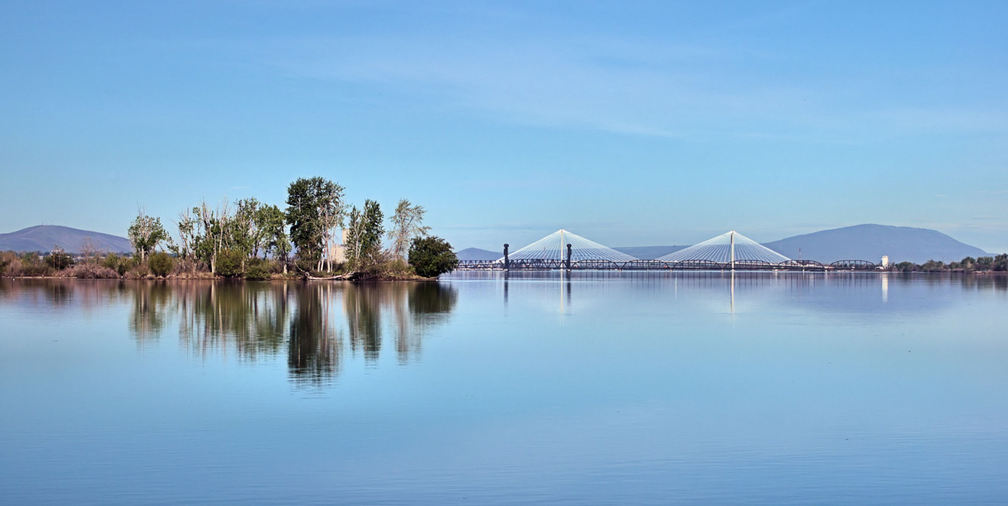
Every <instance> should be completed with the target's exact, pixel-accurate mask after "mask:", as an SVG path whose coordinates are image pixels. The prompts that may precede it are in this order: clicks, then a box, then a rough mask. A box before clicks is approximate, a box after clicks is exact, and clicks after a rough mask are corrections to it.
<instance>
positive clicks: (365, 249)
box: [346, 200, 385, 269]
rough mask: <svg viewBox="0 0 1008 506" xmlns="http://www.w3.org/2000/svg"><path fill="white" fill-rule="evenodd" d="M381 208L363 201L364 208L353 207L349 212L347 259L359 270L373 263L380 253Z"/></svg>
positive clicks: (382, 229)
mask: <svg viewBox="0 0 1008 506" xmlns="http://www.w3.org/2000/svg"><path fill="white" fill-rule="evenodd" d="M383 218H384V217H383V216H382V212H381V207H380V206H379V205H378V203H377V202H375V201H373V200H365V201H364V208H363V209H362V210H358V209H357V207H354V208H353V209H352V210H351V211H350V225H349V227H348V229H347V244H346V248H347V259H349V260H350V263H351V265H352V266H353V267H354V268H356V269H360V268H363V267H366V266H368V265H371V264H373V263H375V262H376V261H377V259H378V255H379V253H380V252H381V238H382V235H384V234H385V230H384V228H383V227H382V221H383Z"/></svg>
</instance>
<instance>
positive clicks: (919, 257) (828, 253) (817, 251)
mask: <svg viewBox="0 0 1008 506" xmlns="http://www.w3.org/2000/svg"><path fill="white" fill-rule="evenodd" d="M763 245H764V246H766V247H768V248H770V249H772V250H774V251H777V252H778V253H781V254H783V255H785V256H787V257H790V258H793V259H802V260H818V261H820V262H824V263H829V262H833V261H836V260H846V259H855V260H871V261H873V262H876V263H877V262H879V260H880V259H881V258H882V255H888V256H889V261H890V262H893V263H895V262H903V261H908V262H915V263H923V262H926V261H928V260H942V261H945V262H949V261H953V260H962V259H963V258H965V257H968V256H972V257H977V256H984V255H986V254H987V253H986V252H984V251H983V250H982V249H980V248H977V247H975V246H970V245H969V244H965V243H962V242H959V241H957V240H955V239H953V238H952V237H949V236H948V235H946V234H943V233H941V232H939V231H937V230H931V229H926V228H912V227H894V226H890V225H873V224H866V225H854V226H851V227H843V228H834V229H831V230H821V231H819V232H813V233H811V234H802V235H796V236H792V237H787V238H785V239H781V240H779V241H773V242H768V243H763Z"/></svg>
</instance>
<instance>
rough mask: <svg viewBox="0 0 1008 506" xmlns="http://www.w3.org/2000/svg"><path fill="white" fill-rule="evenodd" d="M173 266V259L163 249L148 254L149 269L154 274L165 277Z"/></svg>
mask: <svg viewBox="0 0 1008 506" xmlns="http://www.w3.org/2000/svg"><path fill="white" fill-rule="evenodd" d="M174 267H175V259H174V258H172V256H171V255H169V254H168V253H165V252H163V251H158V252H157V253H152V254H151V256H150V271H151V273H152V274H154V275H155V276H161V277H165V276H167V275H168V274H171V272H172V268H174Z"/></svg>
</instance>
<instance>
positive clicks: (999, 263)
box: [889, 253, 1008, 272]
mask: <svg viewBox="0 0 1008 506" xmlns="http://www.w3.org/2000/svg"><path fill="white" fill-rule="evenodd" d="M889 270H890V271H897V272H987V271H995V272H1006V271H1008V253H1002V254H1000V255H997V256H993V257H978V258H973V257H966V258H964V259H962V260H960V261H958V262H950V263H947V264H946V263H945V262H942V261H940V260H928V261H927V262H924V263H923V264H915V263H913V262H899V263H896V264H893V265H890V266H889Z"/></svg>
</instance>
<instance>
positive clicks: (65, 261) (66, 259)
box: [45, 248, 74, 271]
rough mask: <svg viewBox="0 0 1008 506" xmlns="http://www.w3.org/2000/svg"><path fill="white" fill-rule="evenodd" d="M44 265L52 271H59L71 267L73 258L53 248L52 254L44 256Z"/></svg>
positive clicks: (59, 249)
mask: <svg viewBox="0 0 1008 506" xmlns="http://www.w3.org/2000/svg"><path fill="white" fill-rule="evenodd" d="M45 261H46V264H48V265H49V267H52V268H53V269H56V270H58V271H61V270H63V269H66V268H67V267H70V266H71V265H73V263H74V262H73V257H72V256H70V254H69V253H67V252H65V251H63V250H62V249H61V248H54V249H53V250H52V253H49V254H48V255H46V258H45Z"/></svg>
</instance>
